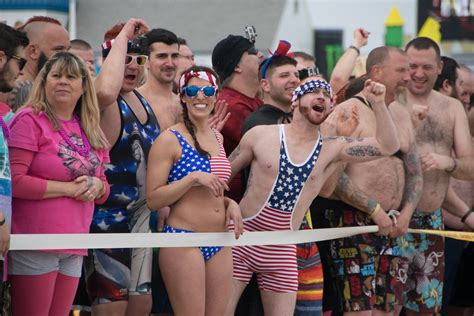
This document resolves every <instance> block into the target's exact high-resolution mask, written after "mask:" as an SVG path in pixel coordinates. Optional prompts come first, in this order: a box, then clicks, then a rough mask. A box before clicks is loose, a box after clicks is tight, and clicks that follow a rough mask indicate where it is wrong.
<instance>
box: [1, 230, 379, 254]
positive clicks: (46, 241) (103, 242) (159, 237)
mask: <svg viewBox="0 0 474 316" xmlns="http://www.w3.org/2000/svg"><path fill="white" fill-rule="evenodd" d="M377 231H378V226H375V225H374V226H361V227H343V228H320V229H315V230H298V231H290V230H286V231H272V232H245V233H244V234H243V235H242V236H241V237H240V238H239V239H235V235H234V234H233V233H189V234H168V233H156V234H41V235H40V234H24V235H22V234H16V235H15V234H14V235H11V241H10V250H42V249H49V250H53V249H112V248H165V247H168V248H169V247H205V246H248V245H285V244H301V243H305V242H310V241H322V240H329V239H337V238H344V237H349V236H354V235H358V234H363V233H375V232H377Z"/></svg>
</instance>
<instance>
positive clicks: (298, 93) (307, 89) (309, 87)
mask: <svg viewBox="0 0 474 316" xmlns="http://www.w3.org/2000/svg"><path fill="white" fill-rule="evenodd" d="M316 89H324V90H326V92H327V93H328V94H329V96H330V97H331V99H332V97H333V93H332V88H331V85H330V84H329V83H327V82H326V81H324V80H319V79H316V80H310V81H306V82H305V83H303V84H302V85H300V86H299V87H298V88H296V89H295V91H293V98H291V101H292V102H294V101H296V100H297V99H299V98H301V97H302V96H303V95H305V94H307V93H311V92H315V91H316Z"/></svg>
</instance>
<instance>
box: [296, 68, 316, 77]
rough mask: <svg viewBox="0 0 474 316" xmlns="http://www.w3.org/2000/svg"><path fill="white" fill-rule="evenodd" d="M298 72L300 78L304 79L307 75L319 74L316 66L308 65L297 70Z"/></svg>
mask: <svg viewBox="0 0 474 316" xmlns="http://www.w3.org/2000/svg"><path fill="white" fill-rule="evenodd" d="M298 73H299V74H300V80H303V79H306V78H308V77H314V76H319V75H321V73H320V72H319V69H318V67H314V68H313V67H308V68H304V69H300V70H298Z"/></svg>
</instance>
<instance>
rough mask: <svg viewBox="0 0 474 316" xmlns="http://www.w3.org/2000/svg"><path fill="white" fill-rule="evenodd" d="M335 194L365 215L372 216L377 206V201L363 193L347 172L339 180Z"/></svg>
mask: <svg viewBox="0 0 474 316" xmlns="http://www.w3.org/2000/svg"><path fill="white" fill-rule="evenodd" d="M334 194H335V195H336V196H337V197H339V199H341V201H343V202H344V203H347V204H349V205H351V206H353V207H355V208H357V209H358V210H360V211H362V212H364V213H368V214H371V213H372V212H373V211H374V210H375V207H376V206H377V201H375V200H373V199H372V198H371V197H370V196H368V195H367V194H365V193H364V192H362V191H361V190H360V189H359V188H358V187H357V186H356V185H355V184H354V183H353V182H352V180H351V178H349V176H348V175H347V174H346V173H345V172H343V173H342V175H341V177H340V178H339V181H338V182H337V185H336V189H335V190H334Z"/></svg>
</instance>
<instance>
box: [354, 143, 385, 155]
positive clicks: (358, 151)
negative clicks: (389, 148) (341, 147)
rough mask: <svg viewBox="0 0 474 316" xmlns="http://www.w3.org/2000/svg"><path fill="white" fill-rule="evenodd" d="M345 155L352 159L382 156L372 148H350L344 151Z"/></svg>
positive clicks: (378, 150) (377, 149) (377, 150)
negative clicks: (352, 157)
mask: <svg viewBox="0 0 474 316" xmlns="http://www.w3.org/2000/svg"><path fill="white" fill-rule="evenodd" d="M346 154H348V155H349V156H354V157H366V156H369V157H373V156H382V153H381V152H380V149H379V148H377V147H374V146H360V145H357V146H352V147H349V148H347V149H346Z"/></svg>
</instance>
